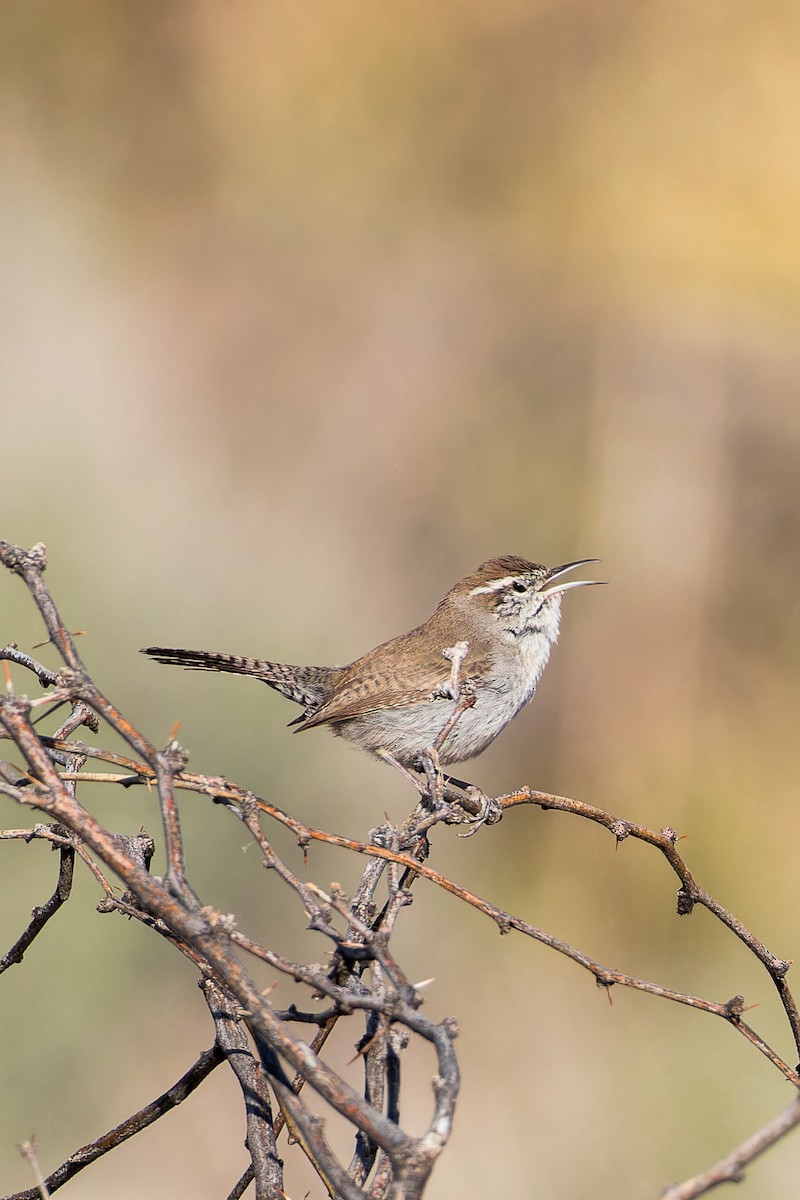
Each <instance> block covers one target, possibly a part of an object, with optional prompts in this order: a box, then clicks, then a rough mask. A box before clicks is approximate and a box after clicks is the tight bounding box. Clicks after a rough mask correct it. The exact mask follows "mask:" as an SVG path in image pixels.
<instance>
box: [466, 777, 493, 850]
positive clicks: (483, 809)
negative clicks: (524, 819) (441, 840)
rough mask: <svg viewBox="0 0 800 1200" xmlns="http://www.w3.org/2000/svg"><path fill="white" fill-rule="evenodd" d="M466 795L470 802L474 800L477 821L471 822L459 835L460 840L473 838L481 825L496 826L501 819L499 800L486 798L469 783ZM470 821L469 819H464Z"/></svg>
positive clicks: (477, 788) (483, 793)
mask: <svg viewBox="0 0 800 1200" xmlns="http://www.w3.org/2000/svg"><path fill="white" fill-rule="evenodd" d="M465 790H466V794H467V796H468V797H469V799H470V800H474V801H475V803H476V804H477V805H478V812H477V814H471V815H477V820H475V821H473V823H472V825H471V827H470V828H469V829H468V830H467V831H466V833H460V834H459V835H458V836H459V837H462V838H468V837H474V836H475V834H476V833H477V832H478V830H479V829H480V828H481V826H482V825H496V824H497V822H498V821H502V819H503V806H502V804H501V803H500V801H499V800H495V799H494V798H493V797H492V796H487V795H486V793H485V792H483V791H481V789H480V788H479V787H475V785H474V784H472V783H470V784H468V785H467V787H466V789H465ZM466 819H467V820H470V819H471V817H466Z"/></svg>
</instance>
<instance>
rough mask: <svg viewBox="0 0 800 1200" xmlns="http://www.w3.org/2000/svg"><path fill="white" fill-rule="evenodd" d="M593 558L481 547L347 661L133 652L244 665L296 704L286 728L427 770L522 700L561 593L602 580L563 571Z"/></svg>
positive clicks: (242, 671)
mask: <svg viewBox="0 0 800 1200" xmlns="http://www.w3.org/2000/svg"><path fill="white" fill-rule="evenodd" d="M599 561H600V560H599V559H594V558H585V559H578V560H576V561H574V562H568V563H564V564H563V565H561V566H558V567H551V568H548V567H545V566H543V565H542V564H541V563H535V562H530V561H528V560H527V559H524V558H520V557H517V556H516V555H502V556H499V557H496V558H490V559H488V560H487V561H486V562H483V563H481V565H480V566H479V567H478V568H477V569H476V570H475V571H473V572H471V573H470V574H469V575H467V576H465V578H463V579H461V580H459V582H458V583H456V584H454V586H453V587H452V588H450V590H449V591H448V592H447V593H446V595H445V596H444V597H443V598H442V599H441V601H440V602H439V604H438V605H437V607H436V609H435V610H434V612H433V613H432V614H431V616H430V617H428V619H427V620H426V621H423V622H422V624H421V625H418V626H417V627H416V628H414V629H411V630H409V632H407V633H403V634H400V636H399V637H394V638H391V639H390V640H389V641H386V642H383V643H381V644H380V645H379V646H376V647H375V648H374V649H372V650H370V651H368V652H367V653H366V654H364V655H362V656H361V657H360V658H357V659H355V660H354V661H353V662H351V663H349V664H348V665H346V666H297V665H292V664H289V663H280V662H271V661H269V660H267V659H261V658H250V657H246V656H242V655H237V654H227V653H217V652H214V651H208V650H187V649H181V648H177V647H166V646H148V647H146V648H144V649H142V651H141V653H142V654H145V655H147V656H148V657H150V658H152V659H154V660H156V661H157V662H160V663H164V664H168V665H175V666H180V667H184V668H186V669H188V670H197V671H219V672H226V673H229V674H233V675H246V676H251V677H252V678H254V679H258V680H261V682H262V683H266V684H267V685H268V686H269V687H271V688H274V690H275V691H277V692H279V693H280V694H281V695H282V696H285V697H286V698H287V699H288V700H291V701H293V702H294V703H295V704H298V705H300V707H301V709H302V711H301V713H300V715H299V716H298V717H296V718H295V720H294V721H291V722H290V723H289V724H290V727H291V726H294V729H295V732H304V731H306V730H309V729H315V728H317V727H318V726H325V727H327V728H328V729H329V730H331V731H332V732H333V733H334V734H335V735H337V736H340V737H343V738H344V739H346V740H347V741H349V742H351V743H352V744H353V745H355V746H356V747H358V748H359V749H361V750H363V751H365V752H367V753H368V754H371V755H373V756H375V757H377V758H379V759H383V760H384V761H388V762H390V763H391V764H392V765H394V766H396V767H398V769H400V770H401V771H402V772H403V773H404V774H410V773H411V772H413V771H420V770H427V769H428V765H429V763H430V756H431V752H433V754H434V756H435V762H436V767H437V770H438V769H440V768H441V767H449V766H452V765H454V764H456V763H460V762H464V761H466V760H468V759H472V758H475V757H477V755H479V754H481V753H483V751H484V750H485V749H486V748H487V746H489V745H491V743H492V742H493V741H494V740H495V738H496V737H497V736H498V734H500V733H501V732H502V731H503V730H504V729H505V727H506V726H507V725H508V724H509V722H510V721H511V720H512V719H513V718H514V717H515V716H516V715H517V714H518V713H519V712H520V710H521V709H522V708H524V707H525V705H526V704H528V702H529V701H530V700H531V699H532V697H533V695H534V693H535V691H536V686H537V684H538V682H539V679H540V678H541V675H542V672H543V670H544V668H545V666H546V665H547V661H548V659H549V656H550V651H551V649H552V647H553V645H554V644H555V642H556V640H557V638H558V634H559V626H560V620H561V600H562V597H563V595H564V594H565V593H566V592H567V591H569V590H571V589H573V588H578V587H590V586H594V585H597V584H599V583H601V582H604V581H601V580H595V579H576V580H571V581H565V580H564V579H563V576H564V575H566V574H567V573H568V572H571V571H573V570H576V569H577V568H579V567H584V566H587V565H588V564H590V563H596V562H599ZM453 782H455V783H457V784H459V785H460V781H458V780H455V781H453ZM460 786H461V785H460ZM464 786H466V785H464Z"/></svg>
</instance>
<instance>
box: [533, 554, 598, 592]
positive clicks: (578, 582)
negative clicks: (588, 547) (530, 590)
mask: <svg viewBox="0 0 800 1200" xmlns="http://www.w3.org/2000/svg"><path fill="white" fill-rule="evenodd" d="M600 561H601V560H600V559H599V558H580V559H578V560H577V562H570V563H564V565H563V566H561V567H553V569H552V571H549V572H548V574H547V579H546V580H545V584H546V585H547V586H546V587H544V588H542V590H541V591H540V592H539V595H540V596H542V597H545V596H559V595H561V593H562V592H568V591H569V589H570V588H577V587H599V586H600V585H602V584H605V583H606V582H607V580H605V579H573V580H570V581H569V582H568V583H558V584H556V586H555V587H550V586H549V585H550V584H551V583H552V581H553V580H554V579H559V578H560V577H561V576H562V575H566V573H567V571H575V570H576V569H577V568H578V567H586V566H588V565H589V563H597V562H600Z"/></svg>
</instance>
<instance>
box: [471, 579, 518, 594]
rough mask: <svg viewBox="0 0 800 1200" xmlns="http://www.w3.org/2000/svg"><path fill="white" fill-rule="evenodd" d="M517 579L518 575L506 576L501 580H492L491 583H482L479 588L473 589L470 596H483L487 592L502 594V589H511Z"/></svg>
mask: <svg viewBox="0 0 800 1200" xmlns="http://www.w3.org/2000/svg"><path fill="white" fill-rule="evenodd" d="M518 579H519V575H506V576H505V577H504V578H503V579H493V580H492V582H491V583H484V584H483V585H482V586H481V587H476V588H473V589H472V591H471V592H470V596H485V595H486V593H487V592H502V591H503V589H504V588H507V587H511V584H512V583H515V582H516V581H517V580H518Z"/></svg>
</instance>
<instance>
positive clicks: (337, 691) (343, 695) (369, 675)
mask: <svg viewBox="0 0 800 1200" xmlns="http://www.w3.org/2000/svg"><path fill="white" fill-rule="evenodd" d="M416 633H417V631H416V630H412V632H411V633H406V634H403V635H402V636H401V637H398V638H393V639H392V641H390V642H384V644H383V645H382V646H378V647H377V648H376V649H375V650H372V651H371V652H370V653H369V654H366V655H364V657H363V658H358V659H356V661H355V662H353V663H351V664H350V666H349V667H345V668H343V672H342V675H341V677H340V678H339V679H338V680H337V681H336V686H335V688H334V690H333V693H332V695H330V696H329V697H328V699H327V700H326V701H325V703H323V704H321V705H320V707H319V708H318V709H317V711H316V712H315V713H313V714H312V715H311V716H309V717H308V718H307V719H306V720H305V721H303V722H302V723H298V726H297V732H299V731H300V730H301V729H312V728H313V727H314V726H315V725H325V724H330V723H331V722H333V721H348V720H350V719H351V718H353V717H361V716H364V715H365V714H366V713H370V712H375V711H376V710H377V709H381V708H406V707H408V706H409V705H411V704H419V703H421V702H423V701H426V700H428V698H429V697H430V695H431V693H432V692H434V691H435V690H436V689H437V688H441V687H443V686H444V685H445V684H446V683H448V681H449V680H450V675H451V669H452V668H451V664H450V661H449V660H448V659H446V658H445V657H444V654H443V651H444V650H445V649H447V648H448V647H449V645H452V644H453V642H452V641H451V642H448V641H446V640H445V641H443V642H442V645H441V648H439V646H438V644H437V645H436V646H435V647H431V645H430V643H429V641H428V639H427V638H425V639H424V640H423V639H418V638H417V637H415V634H416ZM475 649H476V654H475V655H473V653H472V650H471V649H470V650H468V651H467V654H466V657H465V659H464V661H463V663H462V665H461V670H460V679H461V681H462V682H465V681H466V680H468V679H469V678H470V676H471V675H472V674H474V673H476V672H481V670H483V669H485V666H486V655H485V653H481V650H482V648H481V647H477V646H476V648H475Z"/></svg>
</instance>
